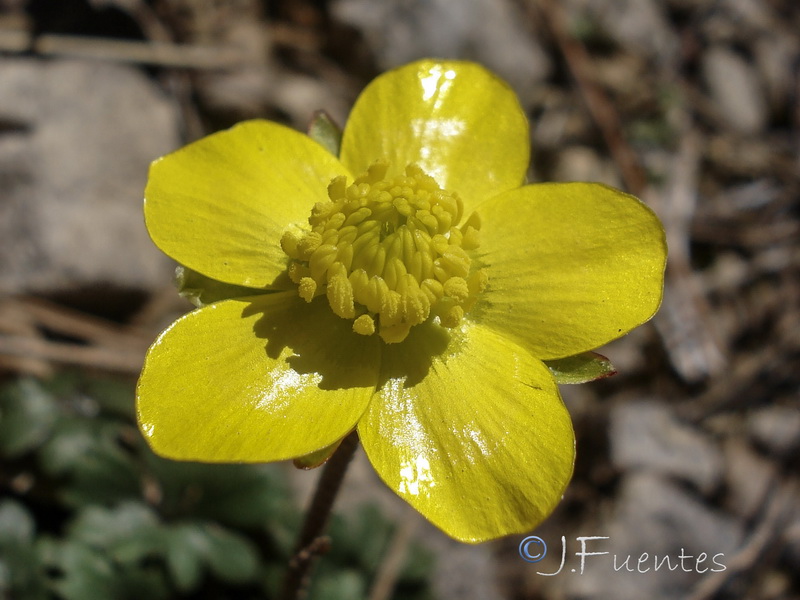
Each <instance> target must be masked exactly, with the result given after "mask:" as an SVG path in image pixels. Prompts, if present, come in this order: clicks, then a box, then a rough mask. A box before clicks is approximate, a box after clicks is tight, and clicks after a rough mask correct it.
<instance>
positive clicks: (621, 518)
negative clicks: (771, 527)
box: [567, 474, 742, 600]
mask: <svg viewBox="0 0 800 600" xmlns="http://www.w3.org/2000/svg"><path fill="white" fill-rule="evenodd" d="M583 535H602V536H608V538H609V539H607V540H600V541H597V542H592V544H593V545H592V546H591V547H590V550H593V551H597V552H608V554H607V555H603V556H593V557H586V565H587V566H586V569H585V572H584V574H583V575H582V576H580V577H577V576H573V577H569V578H568V579H567V590H568V597H572V598H581V599H584V600H590V599H591V600H594V599H597V600H600V599H605V598H615V599H617V600H640V599H641V598H659V599H661V600H671V599H675V600H678V599H681V598H686V597H688V594H689V591H690V590H691V589H692V588H693V587H694V586H695V585H696V584H697V582H698V581H699V580H700V579H701V578H703V577H706V576H708V575H709V574H712V571H721V570H723V566H724V567H725V568H727V564H728V561H729V560H730V558H731V557H732V556H733V554H734V553H735V551H736V550H737V548H738V547H739V544H740V543H741V540H742V531H741V529H740V527H739V525H738V524H737V523H736V522H735V521H733V520H732V519H730V518H728V517H727V516H724V515H722V514H720V513H717V512H715V511H713V510H711V509H709V508H708V507H706V506H704V505H703V504H701V503H700V502H698V500H697V499H695V498H694V497H693V496H692V495H690V494H688V493H687V492H685V491H684V490H682V489H681V488H680V487H678V486H677V485H675V484H673V483H670V482H669V481H667V480H665V479H662V478H660V477H657V476H654V475H650V474H634V475H630V476H628V477H626V478H625V481H624V483H623V485H622V487H621V489H620V493H619V499H618V502H617V506H616V510H615V513H614V517H613V520H612V522H611V524H610V526H609V528H608V530H607V531H601V532H587V533H585V534H583ZM681 556H683V557H684V558H683V559H681ZM576 560H578V559H577V558H573V561H576Z"/></svg>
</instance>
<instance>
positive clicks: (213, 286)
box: [175, 266, 267, 308]
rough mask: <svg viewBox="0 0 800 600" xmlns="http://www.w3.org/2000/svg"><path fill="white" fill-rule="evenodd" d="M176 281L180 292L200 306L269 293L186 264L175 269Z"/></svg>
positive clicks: (182, 295)
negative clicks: (233, 282)
mask: <svg viewBox="0 0 800 600" xmlns="http://www.w3.org/2000/svg"><path fill="white" fill-rule="evenodd" d="M175 283H176V284H177V286H178V294H180V295H181V297H183V298H186V299H187V300H188V301H189V302H191V303H192V304H194V305H195V306H197V307H198V308H201V307H203V306H206V305H207V304H213V303H214V302H219V301H220V300H228V299H230V298H240V297H242V296H254V295H256V294H264V293H267V291H266V290H263V289H255V288H249V287H244V286H241V285H232V284H230V283H223V282H221V281H217V280H216V279H211V278H210V277H206V276H205V275H201V274H200V273H198V272H197V271H193V270H192V269H190V268H189V267H184V266H179V267H177V268H176V269H175Z"/></svg>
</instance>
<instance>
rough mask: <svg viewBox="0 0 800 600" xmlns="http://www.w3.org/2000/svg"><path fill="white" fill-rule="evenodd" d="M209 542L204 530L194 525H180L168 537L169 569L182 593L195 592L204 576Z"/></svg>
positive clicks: (167, 557)
mask: <svg viewBox="0 0 800 600" xmlns="http://www.w3.org/2000/svg"><path fill="white" fill-rule="evenodd" d="M206 546H207V542H206V539H205V536H204V534H203V532H202V530H201V529H200V528H199V527H198V526H197V525H194V524H191V525H178V526H176V527H173V528H171V529H170V530H169V533H168V534H167V537H166V551H167V554H166V559H167V569H168V571H169V574H170V577H171V578H172V580H173V581H174V582H175V587H177V588H178V589H179V590H180V591H182V592H190V591H192V590H194V589H195V588H196V587H197V586H198V585H199V584H200V582H201V580H202V576H203V558H202V555H203V554H204V553H205V552H206Z"/></svg>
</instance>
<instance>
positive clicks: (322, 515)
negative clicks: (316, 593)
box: [280, 431, 358, 600]
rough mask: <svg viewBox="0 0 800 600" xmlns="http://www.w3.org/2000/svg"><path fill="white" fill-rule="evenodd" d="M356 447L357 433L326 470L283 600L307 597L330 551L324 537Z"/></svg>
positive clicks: (286, 579)
mask: <svg viewBox="0 0 800 600" xmlns="http://www.w3.org/2000/svg"><path fill="white" fill-rule="evenodd" d="M356 448H358V434H357V433H356V432H355V431H353V432H352V433H350V435H348V436H347V437H346V438H344V440H342V443H341V444H340V445H339V448H338V449H337V450H336V451H335V452H334V453H333V456H331V457H330V459H328V462H327V463H326V464H325V466H324V467H323V469H324V470H323V471H322V475H320V478H319V481H318V482H317V489H316V491H315V492H314V498H313V499H312V500H311V506H310V507H309V509H308V512H307V513H306V518H305V521H304V522H303V528H302V530H301V531H300V535H299V536H298V538H297V545H296V546H295V550H294V554H293V555H292V558H291V559H290V560H289V567H288V569H287V570H286V575H285V576H284V580H283V588H282V590H281V595H280V598H282V600H299V599H300V598H304V597H305V595H306V592H307V589H308V583H309V581H310V579H311V577H310V575H311V567H312V565H313V562H314V558H315V557H316V556H317V555H319V554H324V553H325V552H327V550H328V547H329V545H330V540H329V539H328V538H327V537H325V536H324V535H323V531H324V530H325V527H326V526H327V525H328V521H329V520H330V516H331V508H332V507H333V502H334V501H335V500H336V495H337V493H338V492H339V488H340V487H341V485H342V480H343V479H344V475H345V473H346V472H347V467H348V465H349V464H350V459H352V458H353V454H355V451H356Z"/></svg>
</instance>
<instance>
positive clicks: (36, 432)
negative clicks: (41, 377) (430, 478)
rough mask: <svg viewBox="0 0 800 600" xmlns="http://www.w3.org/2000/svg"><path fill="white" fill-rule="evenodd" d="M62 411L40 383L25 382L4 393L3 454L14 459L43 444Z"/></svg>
mask: <svg viewBox="0 0 800 600" xmlns="http://www.w3.org/2000/svg"><path fill="white" fill-rule="evenodd" d="M58 414H59V410H58V406H57V404H56V402H55V400H54V399H53V398H52V397H51V396H50V394H48V393H47V392H46V391H45V390H44V389H43V388H42V386H41V385H39V383H37V382H36V381H34V380H32V379H22V380H20V381H19V382H17V383H14V384H11V385H8V386H6V387H5V388H3V390H2V391H1V392H0V454H2V455H4V456H6V457H8V458H14V457H17V456H21V455H23V454H25V453H26V452H29V451H30V450H33V449H34V448H36V447H38V446H39V445H41V444H42V443H43V442H44V441H45V440H46V439H47V436H49V435H50V431H51V430H52V428H53V424H54V423H55V422H56V419H57V418H58Z"/></svg>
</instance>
